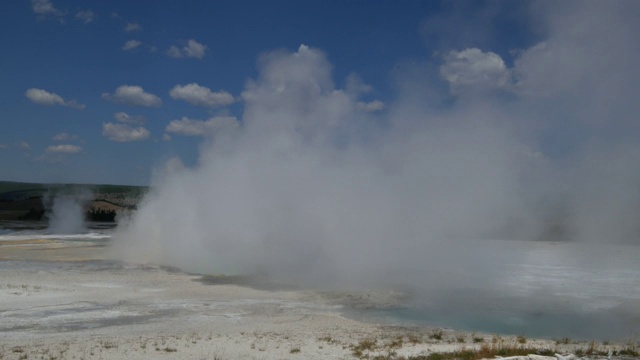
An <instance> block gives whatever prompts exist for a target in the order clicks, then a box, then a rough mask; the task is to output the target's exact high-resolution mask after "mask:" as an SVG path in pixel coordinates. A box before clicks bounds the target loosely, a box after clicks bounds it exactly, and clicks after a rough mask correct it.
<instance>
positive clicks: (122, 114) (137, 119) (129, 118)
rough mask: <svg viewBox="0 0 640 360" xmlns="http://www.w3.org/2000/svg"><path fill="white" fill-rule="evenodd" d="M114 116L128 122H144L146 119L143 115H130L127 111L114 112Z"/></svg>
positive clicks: (120, 120)
mask: <svg viewBox="0 0 640 360" xmlns="http://www.w3.org/2000/svg"><path fill="white" fill-rule="evenodd" d="M113 118H114V119H116V120H117V121H119V122H123V123H126V124H142V123H144V122H145V121H146V119H145V117H144V116H142V115H129V114H127V113H126V112H117V113H115V114H113Z"/></svg>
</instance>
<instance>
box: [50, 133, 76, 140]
mask: <svg viewBox="0 0 640 360" xmlns="http://www.w3.org/2000/svg"><path fill="white" fill-rule="evenodd" d="M52 140H53V141H76V140H79V137H78V135H72V134H69V133H66V132H63V133H59V134H56V135H54V136H53V138H52Z"/></svg>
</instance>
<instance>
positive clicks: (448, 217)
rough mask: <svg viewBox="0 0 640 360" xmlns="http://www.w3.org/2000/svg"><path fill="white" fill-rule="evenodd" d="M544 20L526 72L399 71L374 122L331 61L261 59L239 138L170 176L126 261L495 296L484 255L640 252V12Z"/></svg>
mask: <svg viewBox="0 0 640 360" xmlns="http://www.w3.org/2000/svg"><path fill="white" fill-rule="evenodd" d="M536 5H537V6H536V7H535V9H534V11H533V14H534V15H532V16H536V19H537V21H532V23H536V24H544V28H543V29H537V30H539V33H544V34H546V35H545V36H546V38H545V39H544V41H542V42H539V43H537V44H533V46H531V47H530V48H528V49H523V50H522V51H520V52H518V55H516V56H515V58H514V59H513V61H512V62H509V61H504V60H503V59H502V58H501V57H500V56H499V55H497V54H496V53H494V52H491V49H475V48H469V49H451V52H448V53H446V55H444V56H440V57H439V58H437V59H436V60H437V61H440V62H441V63H440V64H439V65H438V71H429V66H431V65H427V64H425V65H421V64H417V65H410V66H407V67H404V68H402V69H400V70H396V72H395V73H394V76H395V81H396V83H397V89H398V94H397V98H396V99H395V100H394V101H389V102H386V103H385V104H384V107H380V108H379V109H376V110H381V111H377V112H366V111H361V108H362V105H361V104H362V103H363V99H360V98H358V96H357V94H354V93H353V92H350V91H346V90H343V89H341V88H340V87H339V86H336V84H335V83H334V79H333V77H332V73H331V64H330V62H329V60H328V59H327V57H326V56H325V54H323V53H322V52H321V51H320V50H317V49H313V48H309V47H307V46H304V45H303V46H300V48H299V49H298V50H297V51H296V52H293V53H291V52H287V51H275V52H271V53H268V54H265V55H263V56H262V57H261V59H260V61H259V76H258V78H257V79H255V80H253V81H250V82H249V83H248V84H247V86H246V89H245V91H244V92H243V93H242V99H243V101H244V113H243V116H242V118H241V119H240V120H239V121H238V126H237V127H220V128H218V129H217V130H216V132H215V135H214V136H213V138H212V139H211V141H210V142H208V143H207V144H206V145H205V146H203V150H202V152H201V155H200V159H199V162H198V164H197V165H196V166H195V167H193V168H185V167H183V166H182V165H181V164H180V161H179V160H177V159H174V160H173V161H171V162H170V163H169V164H168V165H167V168H166V169H165V171H164V172H162V174H161V175H159V176H158V177H157V179H156V180H157V181H156V184H155V188H154V191H153V192H152V194H151V195H150V196H149V197H148V198H147V199H146V201H145V203H144V204H143V205H142V206H141V207H140V209H139V210H138V211H137V213H136V214H135V217H134V218H133V219H131V221H130V223H129V224H127V225H126V226H122V231H121V233H120V234H119V236H118V238H117V239H115V241H114V243H115V251H117V252H118V253H119V254H120V256H121V257H122V258H124V259H126V260H132V261H138V262H140V261H142V262H145V261H148V262H157V263H163V264H167V265H174V266H178V267H181V268H183V269H187V270H191V271H200V272H208V273H213V272H224V273H240V272H242V273H250V272H261V273H267V274H270V275H273V276H278V277H280V278H284V279H289V280H300V281H305V282H316V283H325V284H332V285H349V284H367V283H376V284H403V283H407V284H408V283H411V284H417V286H420V287H422V288H427V287H429V286H431V285H433V284H437V283H440V282H445V281H447V282H452V283H456V284H458V285H463V284H464V283H465V282H467V281H472V279H473V281H476V280H478V279H491V278H492V276H491V275H492V274H493V272H496V271H498V268H496V266H494V264H495V263H496V261H495V260H496V259H494V258H482V257H478V256H477V252H475V251H474V250H473V249H474V247H473V244H477V243H478V241H482V240H481V239H487V238H501V239H525V240H535V239H557V238H562V239H570V240H577V241H595V242H637V241H638V238H639V232H640V231H639V230H640V229H639V228H638V225H637V224H638V221H637V220H638V218H639V215H640V191H638V186H639V184H640V146H638V140H637V135H638V130H639V129H640V121H638V114H640V109H639V106H640V102H638V101H637V94H638V93H640V85H639V84H640V72H639V71H638V69H637V65H636V63H635V61H633V60H634V59H638V58H639V57H640V48H638V46H635V45H634V44H636V43H637V40H636V37H637V34H638V33H640V25H639V23H638V22H637V21H635V20H633V19H632V17H630V15H629V14H634V13H636V14H637V11H638V3H637V2H615V3H610V2H606V3H605V2H577V3H573V2H562V3H560V4H558V3H556V2H544V3H536ZM556 7H559V8H556ZM627 7H633V8H634V9H628V8H627ZM620 24H624V26H618V25H620ZM506 64H512V65H510V66H508V65H506ZM429 74H437V75H433V76H431V75H429ZM181 121H183V122H185V121H186V120H181ZM176 132H177V131H176ZM630 134H632V135H630ZM470 274H472V275H470ZM480 281H485V282H489V281H490V280H480Z"/></svg>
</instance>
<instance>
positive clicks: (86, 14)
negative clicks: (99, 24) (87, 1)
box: [76, 10, 96, 24]
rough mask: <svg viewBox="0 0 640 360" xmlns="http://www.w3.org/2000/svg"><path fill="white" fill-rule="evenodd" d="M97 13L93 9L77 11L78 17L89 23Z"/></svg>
mask: <svg viewBox="0 0 640 360" xmlns="http://www.w3.org/2000/svg"><path fill="white" fill-rule="evenodd" d="M95 16H96V14H95V13H94V12H93V10H80V11H78V12H77V13H76V19H78V20H80V21H82V22H83V23H85V24H88V23H90V22H92V21H93V19H94V18H95Z"/></svg>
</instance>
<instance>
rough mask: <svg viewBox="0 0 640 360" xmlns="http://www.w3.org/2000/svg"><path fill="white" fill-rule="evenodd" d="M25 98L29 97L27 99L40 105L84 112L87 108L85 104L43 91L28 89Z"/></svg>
mask: <svg viewBox="0 0 640 360" xmlns="http://www.w3.org/2000/svg"><path fill="white" fill-rule="evenodd" d="M25 96H26V97H27V99H29V100H31V101H32V102H34V103H36V104H39V105H61V106H67V107H70V108H73V109H78V110H82V109H84V108H85V107H86V106H85V105H84V104H80V103H78V102H77V101H75V100H65V99H63V98H62V96H60V95H58V94H55V93H51V92H48V91H46V90H42V89H36V88H31V89H28V90H27V91H26V93H25Z"/></svg>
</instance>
